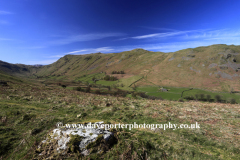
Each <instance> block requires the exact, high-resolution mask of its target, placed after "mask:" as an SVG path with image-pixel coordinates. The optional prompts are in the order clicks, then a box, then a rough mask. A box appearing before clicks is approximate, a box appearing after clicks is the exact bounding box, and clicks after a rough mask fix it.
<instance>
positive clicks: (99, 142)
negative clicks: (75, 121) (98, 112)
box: [36, 122, 115, 158]
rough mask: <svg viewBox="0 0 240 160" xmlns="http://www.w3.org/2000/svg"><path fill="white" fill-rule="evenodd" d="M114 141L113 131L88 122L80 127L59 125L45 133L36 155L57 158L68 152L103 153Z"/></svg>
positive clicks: (79, 153)
mask: <svg viewBox="0 0 240 160" xmlns="http://www.w3.org/2000/svg"><path fill="white" fill-rule="evenodd" d="M102 123H103V122H97V123H95V124H102ZM92 125H94V124H92ZM114 141H115V138H114V134H113V132H110V131H108V130H104V129H101V128H97V127H96V128H89V124H83V126H82V127H80V128H65V127H61V128H57V129H54V130H53V131H52V132H51V133H50V134H48V135H47V138H46V139H45V140H43V141H42V142H41V143H40V145H39V146H38V149H37V150H36V153H37V154H38V156H37V157H41V158H57V157H61V156H67V155H69V154H70V155H71V154H78V155H81V156H87V155H89V154H91V153H95V154H103V153H104V152H106V151H107V150H109V148H110V147H111V145H112V144H113V143H114Z"/></svg>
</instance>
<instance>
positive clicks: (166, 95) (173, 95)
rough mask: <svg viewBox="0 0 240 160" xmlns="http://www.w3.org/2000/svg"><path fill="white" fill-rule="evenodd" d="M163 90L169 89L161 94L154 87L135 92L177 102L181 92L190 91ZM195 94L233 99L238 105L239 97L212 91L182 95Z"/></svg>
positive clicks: (190, 93)
mask: <svg viewBox="0 0 240 160" xmlns="http://www.w3.org/2000/svg"><path fill="white" fill-rule="evenodd" d="M164 88H166V89H169V91H168V92H161V91H159V89H160V87H156V86H142V87H137V89H136V91H141V92H146V93H147V94H148V95H151V96H156V97H158V96H160V97H162V98H163V99H167V100H179V99H180V98H181V94H182V92H183V91H185V90H189V89H190V88H174V87H164ZM196 94H204V95H205V96H206V95H210V96H211V98H213V99H214V97H215V96H216V95H220V96H222V99H224V100H230V99H232V98H234V99H235V100H236V101H237V102H238V103H240V95H239V94H230V93H223V92H212V91H207V90H201V89H193V90H190V91H186V92H184V93H183V97H186V96H193V97H195V95H196ZM183 97H182V98H183Z"/></svg>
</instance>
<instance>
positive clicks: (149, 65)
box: [0, 44, 240, 91]
mask: <svg viewBox="0 0 240 160" xmlns="http://www.w3.org/2000/svg"><path fill="white" fill-rule="evenodd" d="M0 70H2V71H4V72H6V73H9V74H11V75H16V76H23V75H24V76H28V77H31V78H38V79H40V78H52V79H68V80H76V79H78V78H79V77H81V76H83V75H88V74H93V73H99V72H106V73H107V74H111V73H112V71H124V72H125V73H126V74H125V76H127V75H129V76H130V75H139V76H142V77H144V79H145V80H146V81H139V82H138V85H153V84H155V85H159V86H172V87H194V88H203V89H210V90H216V91H217V90H218V91H230V90H240V84H239V78H240V71H239V70H240V46H234V45H224V44H220V45H211V46H206V47H197V48H189V49H184V50H180V51H177V52H171V53H163V52H151V51H147V50H144V49H141V48H138V49H134V50H131V51H124V52H121V53H109V54H99V53H95V54H86V55H66V56H64V57H62V58H60V59H59V60H58V61H56V62H55V63H52V64H50V65H45V66H41V67H38V66H28V65H15V64H9V63H6V62H2V61H0ZM120 78H121V77H120ZM122 78H124V76H123V77H122Z"/></svg>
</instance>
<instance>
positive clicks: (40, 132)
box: [0, 82, 240, 159]
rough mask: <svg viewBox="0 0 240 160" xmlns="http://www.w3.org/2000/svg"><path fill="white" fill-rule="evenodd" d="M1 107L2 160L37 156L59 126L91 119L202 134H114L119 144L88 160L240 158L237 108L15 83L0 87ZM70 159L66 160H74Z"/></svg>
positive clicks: (133, 132) (148, 130) (144, 131)
mask: <svg viewBox="0 0 240 160" xmlns="http://www.w3.org/2000/svg"><path fill="white" fill-rule="evenodd" d="M106 104H111V105H110V106H109V107H106ZM0 106H1V107H0V119H1V120H2V121H0V135H1V136H0V142H1V143H0V148H1V149H0V157H2V158H3V159H32V157H33V156H34V155H35V156H37V155H36V154H35V150H36V149H37V146H38V144H39V142H40V141H41V140H43V139H44V137H45V136H46V134H47V133H48V132H49V131H51V130H52V129H54V128H55V124H56V123H57V122H59V121H61V122H64V123H65V124H66V123H77V122H84V121H91V120H96V119H97V120H103V121H105V122H107V123H109V122H111V123H124V124H130V123H134V122H136V123H137V124H143V123H146V124H151V123H153V124H164V123H168V122H171V123H176V124H181V123H183V124H185V123H186V124H190V123H195V122H198V123H199V124H200V127H201V128H200V129H177V130H172V129H168V130H165V131H164V130H162V129H160V130H155V131H153V130H150V129H132V130H128V129H123V130H122V131H120V130H118V131H117V132H116V134H115V136H116V137H117V138H118V143H117V144H116V145H114V146H113V147H112V149H111V150H110V151H109V152H107V153H104V154H102V155H101V156H99V155H96V154H92V155H91V156H90V157H91V158H93V159H96V158H98V159H122V158H124V159H141V158H143V157H145V159H147V158H150V159H239V158H240V151H239V148H240V146H239V144H240V141H239V140H240V139H239V133H240V121H239V120H240V119H239V113H240V112H239V105H230V104H217V103H200V102H186V103H180V102H171V101H160V100H155V101H154V100H145V99H141V100H136V99H129V98H121V97H111V96H99V95H93V94H88V93H82V92H77V91H72V90H67V89H62V88H53V87H46V86H42V85H40V84H34V85H33V84H28V83H26V84H25V83H20V82H19V83H13V84H10V86H9V87H0ZM80 113H81V114H82V115H85V116H84V117H80V118H77V115H78V114H80ZM83 113H86V114H83ZM5 117H6V119H7V120H6V121H4V119H5ZM72 156H73V157H72V158H69V159H74V158H76V156H77V155H76V154H73V155H72ZM55 158H56V157H55ZM88 158H89V157H85V159H88Z"/></svg>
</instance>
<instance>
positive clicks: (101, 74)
mask: <svg viewBox="0 0 240 160" xmlns="http://www.w3.org/2000/svg"><path fill="white" fill-rule="evenodd" d="M104 76H105V73H94V74H89V75H85V76H82V77H80V78H77V79H75V80H76V81H83V82H89V81H92V78H93V77H95V78H96V79H100V78H103V77H104Z"/></svg>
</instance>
